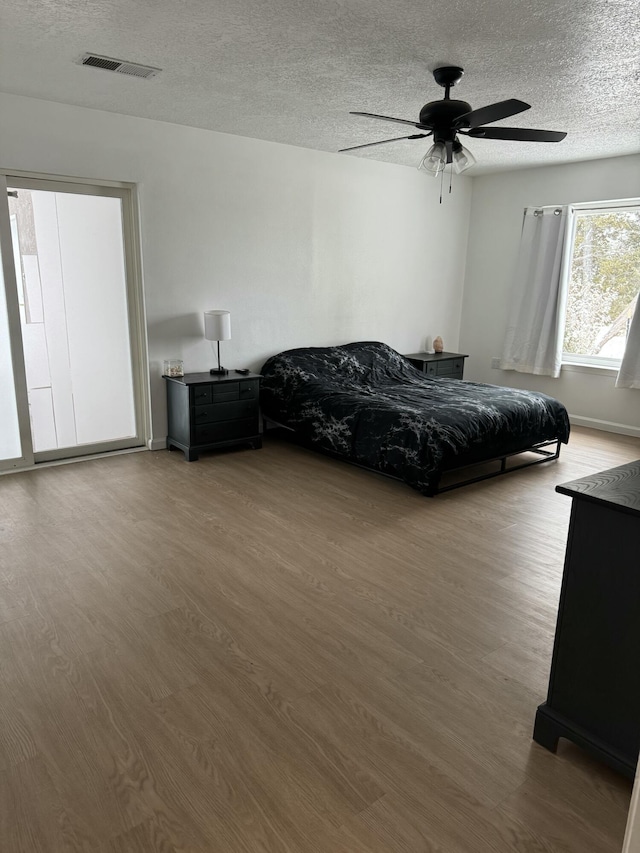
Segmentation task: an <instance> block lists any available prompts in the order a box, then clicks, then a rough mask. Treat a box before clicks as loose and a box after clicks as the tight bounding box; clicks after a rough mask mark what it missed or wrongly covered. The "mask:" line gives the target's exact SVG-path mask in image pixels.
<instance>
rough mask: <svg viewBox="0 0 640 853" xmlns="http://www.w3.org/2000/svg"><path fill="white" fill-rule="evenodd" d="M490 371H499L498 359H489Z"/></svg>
mask: <svg viewBox="0 0 640 853" xmlns="http://www.w3.org/2000/svg"><path fill="white" fill-rule="evenodd" d="M491 369H492V370H500V359H499V358H492V359H491Z"/></svg>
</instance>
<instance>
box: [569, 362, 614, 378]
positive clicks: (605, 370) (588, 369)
mask: <svg viewBox="0 0 640 853" xmlns="http://www.w3.org/2000/svg"><path fill="white" fill-rule="evenodd" d="M565 370H566V371H567V372H568V373H591V374H593V375H597V376H617V375H618V370H619V368H617V367H608V366H607V367H605V365H603V364H580V363H578V362H575V361H563V362H562V367H561V371H562V372H563V373H564V371H565Z"/></svg>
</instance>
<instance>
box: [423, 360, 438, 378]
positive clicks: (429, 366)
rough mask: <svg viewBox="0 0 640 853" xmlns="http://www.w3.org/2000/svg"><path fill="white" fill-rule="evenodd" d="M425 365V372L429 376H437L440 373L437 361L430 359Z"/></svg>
mask: <svg viewBox="0 0 640 853" xmlns="http://www.w3.org/2000/svg"><path fill="white" fill-rule="evenodd" d="M424 367H425V370H424V372H425V373H426V374H427V376H437V375H438V365H437V364H436V363H435V362H433V361H428V362H427V363H426V364H425V366H424Z"/></svg>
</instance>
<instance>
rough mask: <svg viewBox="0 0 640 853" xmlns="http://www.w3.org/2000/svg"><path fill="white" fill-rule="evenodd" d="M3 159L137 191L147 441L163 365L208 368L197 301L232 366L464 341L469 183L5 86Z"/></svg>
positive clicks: (9, 164) (1, 99)
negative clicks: (434, 340)
mask: <svg viewBox="0 0 640 853" xmlns="http://www.w3.org/2000/svg"><path fill="white" fill-rule="evenodd" d="M141 85H144V84H143V83H141ZM407 144H411V143H407ZM420 151H421V149H420V146H419V145H418V146H417V147H416V159H418V155H419V154H420ZM0 167H1V168H8V169H20V170H27V171H35V172H41V173H47V174H53V175H72V176H77V177H82V178H89V179H90V178H102V179H109V180H118V181H131V182H135V183H136V184H138V187H139V198H140V213H141V231H142V252H143V264H144V287H145V304H146V313H147V323H148V333H149V358H150V364H151V377H152V386H151V387H152V404H153V405H152V413H153V435H154V437H155V438H156V439H160V438H162V437H164V435H165V430H166V421H165V405H164V387H163V383H162V380H161V379H160V375H161V370H162V361H163V359H165V358H175V357H178V358H183V359H184V362H185V369H186V370H187V371H197V370H204V369H208V367H210V366H211V365H212V364H213V356H212V353H211V348H210V344H208V343H207V342H205V341H204V340H203V338H202V311H204V310H205V309H207V308H225V309H228V310H229V311H231V323H232V340H231V341H228V342H224V343H222V344H221V355H222V363H223V364H224V365H225V366H231V367H234V366H235V367H240V366H247V367H251V368H253V369H258V368H260V366H261V365H262V363H263V362H264V360H265V359H266V357H267V356H269V355H271V354H273V353H275V352H278V351H279V350H282V349H287V348H291V347H296V346H309V345H311V346H321V345H327V344H335V343H344V342H347V341H354V340H363V339H369V340H383V341H385V342H387V343H389V344H390V345H391V346H393V347H395V348H396V349H398V350H401V351H405V352H412V351H416V350H418V349H420V348H421V347H422V345H423V343H424V338H425V337H426V336H427V335H431V336H435V335H438V334H440V335H442V337H443V338H444V341H445V346H446V347H447V348H449V349H455V348H456V347H457V345H458V335H459V322H460V311H461V305H462V288H463V280H464V263H465V256H466V242H467V231H468V218H469V210H470V198H471V180H470V179H468V178H464V177H463V178H457V179H456V180H455V181H454V189H453V193H452V195H447V196H446V197H445V198H444V201H443V204H442V205H439V204H438V182H437V181H436V180H431V179H429V178H426V177H424V176H422V175H420V174H418V173H417V172H416V171H415V170H414V169H408V168H406V167H402V166H394V165H390V164H387V163H379V162H374V161H370V160H366V159H358V158H357V157H352V156H346V155H337V154H327V153H322V152H317V151H310V150H307V149H301V148H294V147H290V146H284V145H278V144H274V143H267V142H260V141H257V140H251V139H245V138H241V137H237V136H231V135H227V134H218V133H212V132H210V131H204V130H198V129H194V128H187V127H181V126H178V125H171V124H165V123H161V122H153V121H148V120H146V119H136V118H131V117H129V116H123V115H119V114H113V113H105V112H99V111H95V110H86V109H82V108H79V107H71V106H67V105H62V104H54V103H50V102H46V101H38V100H34V99H29V98H22V97H18V96H14V95H3V94H0Z"/></svg>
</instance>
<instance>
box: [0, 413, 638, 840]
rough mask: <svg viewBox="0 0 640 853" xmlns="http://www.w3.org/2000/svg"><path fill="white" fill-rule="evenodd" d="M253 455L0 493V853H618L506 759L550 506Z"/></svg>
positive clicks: (593, 808) (564, 770)
mask: <svg viewBox="0 0 640 853" xmlns="http://www.w3.org/2000/svg"><path fill="white" fill-rule="evenodd" d="M637 458H640V441H638V440H637V439H633V438H628V437H624V436H616V435H611V434H606V433H602V432H595V431H589V430H585V429H574V431H573V435H572V439H571V444H570V445H569V447H568V448H563V451H562V456H561V459H560V461H559V462H558V463H551V464H549V465H548V466H540V467H537V468H533V469H529V470H525V471H521V472H518V473H514V474H512V475H509V476H508V477H504V478H499V479H496V480H491V481H487V482H484V483H480V484H477V485H473V486H469V487H466V488H464V489H461V490H459V491H454V492H450V493H447V494H444V495H441V496H439V497H436V498H433V499H429V498H424V497H422V496H421V495H419V494H418V493H417V492H414V491H412V490H411V489H410V488H408V487H407V486H404V485H402V484H400V483H396V482H394V481H391V480H388V479H385V478H383V477H379V476H376V475H373V474H370V473H367V472H365V471H361V470H359V469H356V468H352V467H350V466H348V465H344V464H340V463H338V462H335V461H333V460H330V459H327V458H324V457H322V456H318V455H315V454H312V453H309V452H307V451H305V450H303V449H300V448H296V447H293V446H289V445H286V444H283V443H280V442H278V441H274V440H266V441H265V445H264V448H263V449H262V450H260V451H253V450H249V449H247V450H244V449H240V450H236V451H231V452H227V453H217V454H208V455H204V456H202V457H201V459H200V461H198V462H195V463H191V464H187V463H185V462H184V461H183V456H182V454H180V453H171V454H170V453H168V452H157V453H137V454H131V455H121V456H113V457H111V458H105V459H98V460H92V461H84V462H79V463H77V464H72V465H65V466H59V467H50V468H43V469H41V470H38V471H33V472H28V473H21V474H14V475H10V476H5V477H1V478H0V851H2V853H32V851H38V853H41V851H42V852H43V853H44V851H46V853H49V851H55V853H58V852H59V851H60V853H62V851H83V853H91V851H95V853H137V851H141V852H142V851H143V852H144V853H147V851H162V853H172V851H175V853H178V851H179V852H180V853H186V851H191V852H192V853H194V852H195V851H198V853H202V852H203V851H207V853H254V851H260V852H261V853H270V851H274V853H276V851H277V853H306V851H309V853H396V851H397V853H425V851H432V853H485V851H487V853H514V851H515V853H525V851H526V853H529V851H530V852H531V853H618V851H619V850H620V848H621V845H622V837H623V834H624V826H625V820H626V814H627V808H628V802H629V796H630V789H631V788H630V784H629V782H628V781H626V780H624V779H623V778H621V777H619V776H618V775H616V774H615V773H613V772H612V771H610V770H608V769H607V768H605V767H603V766H601V765H599V764H597V763H596V762H594V761H592V760H591V759H589V758H588V757H587V756H586V755H585V754H584V753H583V752H581V751H580V750H579V749H577V748H576V747H573V746H571V745H570V744H568V743H566V742H564V741H561V744H560V748H559V751H558V754H557V755H552V754H550V753H549V752H547V751H546V750H544V749H542V748H541V747H539V746H538V745H536V744H534V743H533V742H532V740H531V731H532V727H533V719H534V715H535V710H536V707H537V705H538V704H539V703H540V702H541V701H543V700H544V698H545V696H546V687H547V679H548V674H549V666H550V660H551V647H552V641H553V632H554V627H555V618H556V609H557V604H558V595H559V588H560V580H561V574H562V565H563V559H564V548H565V542H566V536H567V528H568V519H569V509H570V500H569V499H568V498H566V497H564V496H561V495H558V494H556V493H555V492H554V486H555V485H556V484H557V483H561V482H565V481H567V480H571V479H574V478H576V477H579V476H581V475H583V474H586V473H592V472H595V471H598V470H602V469H604V468H609V467H612V466H614V465H618V464H622V463H624V462H628V461H631V460H633V459H637Z"/></svg>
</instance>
